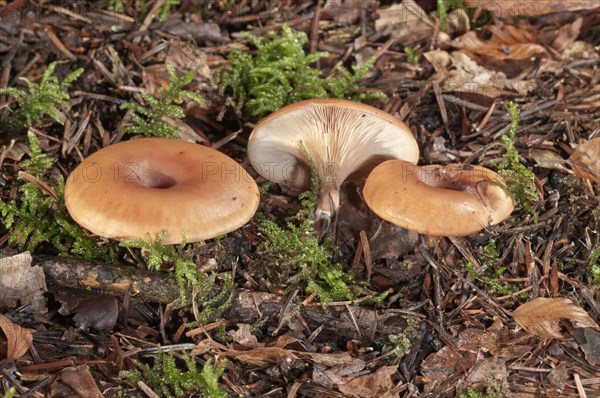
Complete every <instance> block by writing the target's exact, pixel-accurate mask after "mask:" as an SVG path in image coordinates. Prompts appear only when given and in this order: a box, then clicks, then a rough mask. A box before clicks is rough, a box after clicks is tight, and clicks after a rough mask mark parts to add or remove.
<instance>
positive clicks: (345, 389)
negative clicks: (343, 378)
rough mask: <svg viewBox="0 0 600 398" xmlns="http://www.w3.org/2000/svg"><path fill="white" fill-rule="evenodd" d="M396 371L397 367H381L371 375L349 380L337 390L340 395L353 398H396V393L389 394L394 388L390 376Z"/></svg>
mask: <svg viewBox="0 0 600 398" xmlns="http://www.w3.org/2000/svg"><path fill="white" fill-rule="evenodd" d="M397 371H398V367H397V366H382V367H380V368H379V369H377V370H376V371H375V372H373V373H369V374H366V375H363V376H359V377H354V378H352V379H350V380H349V381H348V382H347V383H345V384H341V385H339V386H338V389H339V390H340V392H341V393H342V394H345V395H346V396H348V397H355V398H370V397H382V398H383V397H388V398H392V397H398V396H399V394H398V393H396V394H392V393H389V391H390V390H391V389H392V388H394V380H393V379H392V376H393V375H394V374H395V373H396V372H397ZM386 393H388V394H386Z"/></svg>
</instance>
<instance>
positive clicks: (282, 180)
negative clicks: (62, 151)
mask: <svg viewBox="0 0 600 398" xmlns="http://www.w3.org/2000/svg"><path fill="white" fill-rule="evenodd" d="M302 147H304V148H305V150H306V152H307V154H308V156H309V157H310V158H311V159H312V161H313V162H314V165H315V166H316V168H317V173H318V177H319V182H320V186H319V199H318V203H317V208H316V221H317V225H321V228H322V230H323V231H326V230H328V227H329V225H330V224H331V220H332V219H333V218H334V216H335V214H336V212H337V210H338V208H339V205H340V199H339V189H340V186H341V184H342V183H343V182H344V181H345V180H346V178H347V177H348V176H350V175H351V174H352V173H354V172H355V171H357V170H359V169H360V168H361V167H363V166H365V165H366V164H369V163H373V162H382V161H383V160H386V159H395V160H388V161H385V162H383V163H381V164H380V165H379V166H377V167H376V168H375V169H374V170H373V171H372V172H371V174H370V175H369V178H368V179H367V182H366V184H365V187H364V191H363V194H364V198H365V201H366V202H367V205H368V206H369V207H370V208H371V209H372V210H373V212H374V213H375V214H377V215H378V216H379V217H381V218H382V219H385V220H387V221H390V222H392V223H393V224H396V225H399V226H401V227H404V228H407V229H410V230H413V231H416V232H419V233H424V234H429V235H447V236H458V235H467V234H470V233H474V232H477V231H479V230H480V229H482V228H484V227H486V226H488V225H492V224H495V223H497V222H500V221H501V220H503V219H504V218H506V217H508V215H509V214H510V213H511V211H512V209H513V206H514V203H513V200H512V198H511V197H510V195H509V194H508V193H507V192H506V190H505V188H504V184H503V182H502V180H501V178H500V177H499V176H498V175H497V174H495V173H493V172H492V171H490V170H487V169H485V168H482V167H477V166H469V165H463V166H458V165H450V166H446V167H445V168H444V167H439V166H425V167H417V166H416V163H417V161H418V158H419V149H418V145H417V142H416V141H415V139H414V137H413V135H412V133H411V132H410V130H409V129H408V128H407V127H406V125H405V124H404V123H402V122H400V121H399V120H397V119H396V118H394V117H393V116H391V115H389V114H387V113H385V112H383V111H381V110H379V109H376V108H373V107H371V106H368V105H364V104H360V103H356V102H352V101H346V100H340V99H317V100H307V101H301V102H299V103H296V104H292V105H289V106H287V107H285V108H282V109H281V110H279V111H277V112H275V113H273V114H271V115H270V116H269V117H267V118H266V119H264V120H263V121H261V122H260V123H259V124H258V125H257V126H256V128H255V129H254V131H253V133H252V135H251V137H250V140H249V143H248V157H249V159H250V161H251V163H252V166H253V167H254V168H255V169H256V170H257V172H258V173H259V174H261V175H262V176H263V177H265V178H267V179H268V180H270V181H273V182H276V183H278V184H280V185H282V186H284V187H287V188H289V189H293V190H296V191H302V190H305V189H307V188H308V187H309V185H310V174H311V170H310V168H309V166H308V161H307V159H305V157H304V154H303V151H302V150H301V148H302ZM258 202H259V190H258V187H257V185H256V183H255V182H254V180H253V179H252V177H251V176H250V175H249V174H248V173H247V172H246V171H245V170H244V169H243V168H242V167H241V166H240V165H239V164H238V163H236V162H235V161H234V160H233V159H231V158H229V157H228V156H226V155H224V154H223V153H221V152H219V151H216V150H214V149H211V148H208V147H205V146H201V145H196V144H191V143H187V142H183V141H177V140H165V139H158V138H145V139H138V140H132V141H126V142H121V143H119V144H115V145H111V146H109V147H107V148H104V149H102V150H100V151H98V152H96V153H94V154H93V155H91V156H90V157H88V158H87V159H86V160H85V161H84V162H82V163H81V164H80V165H79V166H78V167H77V168H76V169H75V170H74V171H73V172H72V173H71V175H70V176H69V178H68V181H67V184H66V186H65V203H66V206H67V209H68V210H69V212H70V214H71V216H72V217H73V219H74V220H75V221H76V222H78V223H79V224H80V225H82V226H83V227H85V228H87V229H89V230H90V231H92V232H93V233H95V234H97V235H100V236H103V237H107V238H111V239H117V240H126V239H144V238H147V237H148V236H150V237H152V238H153V237H155V236H156V235H157V234H158V233H160V232H161V231H162V232H164V233H165V235H164V240H163V241H162V243H163V244H171V243H179V242H182V241H185V242H197V241H200V240H205V239H210V238H213V237H215V236H218V235H222V234H225V233H227V232H230V231H233V230H235V229H237V228H239V227H241V226H242V225H244V224H245V223H246V222H247V221H248V220H249V219H250V218H251V217H252V216H253V215H254V213H255V212H256V209H257V207H258Z"/></svg>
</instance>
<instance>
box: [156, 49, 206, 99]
mask: <svg viewBox="0 0 600 398" xmlns="http://www.w3.org/2000/svg"><path fill="white" fill-rule="evenodd" d="M165 64H171V65H173V66H174V67H175V69H177V70H178V71H180V72H181V73H186V72H188V71H189V70H193V71H195V73H196V74H195V75H194V82H195V84H198V83H199V82H202V83H203V84H205V85H206V84H212V83H213V76H212V72H211V71H210V68H209V67H208V57H207V55H206V53H204V52H203V51H202V50H201V49H199V48H198V47H192V46H186V45H183V44H181V43H180V42H179V41H176V40H171V42H170V43H169V51H168V52H167V56H166V58H165ZM199 88H201V87H194V89H199Z"/></svg>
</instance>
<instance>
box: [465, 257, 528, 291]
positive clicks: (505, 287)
mask: <svg viewBox="0 0 600 398" xmlns="http://www.w3.org/2000/svg"><path fill="white" fill-rule="evenodd" d="M484 261H485V262H486V265H488V266H490V267H493V265H494V264H496V263H497V258H494V259H492V258H488V257H486V258H485V260H484ZM465 267H466V269H467V272H468V273H469V275H471V276H472V277H473V278H475V279H476V280H478V281H480V282H482V283H483V284H485V285H486V286H487V287H488V288H489V289H491V290H492V291H495V292H497V293H500V294H502V295H509V294H513V293H515V292H517V291H518V288H517V286H515V285H513V284H510V283H504V282H500V281H499V280H497V278H499V277H501V276H502V274H504V272H506V267H500V268H498V269H493V268H491V269H488V270H486V273H485V274H480V273H479V272H477V270H476V269H475V267H474V266H473V263H472V262H471V261H468V262H467V264H466V265H465ZM490 274H491V275H492V276H490Z"/></svg>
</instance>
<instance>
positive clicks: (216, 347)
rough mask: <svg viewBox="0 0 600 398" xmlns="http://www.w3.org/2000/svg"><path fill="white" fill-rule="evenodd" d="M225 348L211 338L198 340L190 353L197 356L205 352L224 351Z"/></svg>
mask: <svg viewBox="0 0 600 398" xmlns="http://www.w3.org/2000/svg"><path fill="white" fill-rule="evenodd" d="M227 350H228V348H227V347H226V346H224V345H223V344H221V343H219V342H216V341H214V340H212V339H204V340H200V341H199V342H198V344H196V347H194V349H193V350H192V352H191V353H190V355H192V356H197V355H204V354H206V353H207V352H213V351H214V352H224V351H227Z"/></svg>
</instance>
